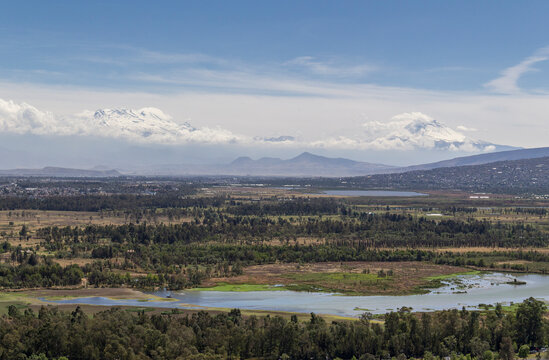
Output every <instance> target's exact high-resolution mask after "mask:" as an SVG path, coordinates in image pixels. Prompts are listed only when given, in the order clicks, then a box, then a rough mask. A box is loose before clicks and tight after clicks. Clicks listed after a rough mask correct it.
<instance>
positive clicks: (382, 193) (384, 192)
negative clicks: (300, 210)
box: [321, 190, 428, 197]
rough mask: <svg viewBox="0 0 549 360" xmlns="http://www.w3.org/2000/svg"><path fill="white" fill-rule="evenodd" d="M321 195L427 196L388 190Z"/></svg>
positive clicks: (326, 192) (333, 192)
mask: <svg viewBox="0 0 549 360" xmlns="http://www.w3.org/2000/svg"><path fill="white" fill-rule="evenodd" d="M321 194H325V195H334V196H377V197H380V196H389V197H393V196H394V197H412V196H428V194H423V193H418V192H415V191H389V190H325V191H322V192H321Z"/></svg>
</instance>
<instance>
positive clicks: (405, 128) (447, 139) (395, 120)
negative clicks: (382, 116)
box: [363, 112, 495, 151]
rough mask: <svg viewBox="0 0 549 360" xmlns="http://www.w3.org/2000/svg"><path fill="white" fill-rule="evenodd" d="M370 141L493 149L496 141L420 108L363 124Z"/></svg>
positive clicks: (390, 144)
mask: <svg viewBox="0 0 549 360" xmlns="http://www.w3.org/2000/svg"><path fill="white" fill-rule="evenodd" d="M363 127H364V129H365V131H366V134H367V136H368V137H369V140H368V141H369V142H370V143H371V144H372V145H373V147H375V148H379V149H437V150H460V151H493V150H494V149H495V145H493V144H490V143H487V142H485V141H479V140H475V139H473V138H470V137H468V136H466V135H465V134H463V133H461V132H459V131H457V130H454V129H452V128H450V127H449V126H446V125H445V124H443V123H442V122H439V121H437V120H436V119H433V118H432V117H430V116H428V115H425V114H423V113H420V112H411V113H402V114H399V115H396V116H393V117H392V118H391V120H390V121H388V122H386V123H382V122H378V121H373V122H368V123H365V124H363Z"/></svg>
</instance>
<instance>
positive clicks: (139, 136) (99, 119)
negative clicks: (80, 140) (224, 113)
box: [79, 107, 201, 143]
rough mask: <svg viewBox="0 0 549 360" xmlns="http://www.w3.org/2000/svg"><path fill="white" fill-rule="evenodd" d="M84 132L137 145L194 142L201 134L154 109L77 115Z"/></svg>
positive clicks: (106, 111) (112, 110)
mask: <svg viewBox="0 0 549 360" xmlns="http://www.w3.org/2000/svg"><path fill="white" fill-rule="evenodd" d="M79 117H80V118H81V120H82V124H84V126H85V128H86V130H87V132H89V133H94V134H95V135H98V136H107V137H120V138H127V139H133V140H137V141H152V142H164V141H167V142H170V143H174V142H175V143H176V142H178V141H181V140H183V139H188V138H193V137H194V135H195V133H196V132H200V131H201V130H199V129H197V128H194V127H193V126H192V125H191V124H189V123H188V122H184V123H182V124H178V123H176V122H175V121H173V119H172V117H171V116H169V115H166V114H165V113H164V112H162V110H160V109H157V108H152V107H148V108H143V109H139V110H132V109H100V110H97V111H95V112H92V111H85V112H83V113H81V114H79Z"/></svg>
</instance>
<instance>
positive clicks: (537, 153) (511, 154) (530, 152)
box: [398, 147, 549, 171]
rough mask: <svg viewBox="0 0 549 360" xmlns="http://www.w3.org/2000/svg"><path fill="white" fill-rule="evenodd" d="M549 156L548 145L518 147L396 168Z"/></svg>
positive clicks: (449, 165)
mask: <svg viewBox="0 0 549 360" xmlns="http://www.w3.org/2000/svg"><path fill="white" fill-rule="evenodd" d="M546 156H549V147H542V148H534V149H518V150H508V151H497V152H491V153H488V154H479V155H472V156H463V157H458V158H454V159H450V160H443V161H438V162H434V163H429V164H420V165H413V166H408V167H404V168H400V169H398V170H399V171H412V170H430V169H436V168H440V167H452V166H466V165H481V164H488V163H492V162H496V161H509V160H521V159H535V158H541V157H546Z"/></svg>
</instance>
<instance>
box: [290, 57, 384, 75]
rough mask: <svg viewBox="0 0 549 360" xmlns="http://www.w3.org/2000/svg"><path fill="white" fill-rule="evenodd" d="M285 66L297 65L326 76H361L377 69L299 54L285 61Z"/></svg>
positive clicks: (371, 66) (366, 65)
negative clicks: (326, 60)
mask: <svg viewBox="0 0 549 360" xmlns="http://www.w3.org/2000/svg"><path fill="white" fill-rule="evenodd" d="M285 65H286V66H298V67H303V68H305V69H307V70H309V71H310V72H311V73H313V74H316V75H328V76H340V77H347V76H363V75H366V74H369V73H371V72H373V71H375V70H377V67H376V66H373V65H369V64H362V65H347V66H345V65H341V64H335V63H334V62H333V61H330V62H324V61H320V60H317V59H316V58H314V57H312V56H300V57H297V58H295V59H292V60H290V61H287V62H286V63H285Z"/></svg>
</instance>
